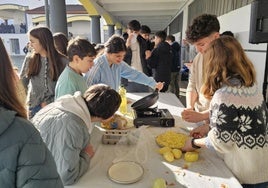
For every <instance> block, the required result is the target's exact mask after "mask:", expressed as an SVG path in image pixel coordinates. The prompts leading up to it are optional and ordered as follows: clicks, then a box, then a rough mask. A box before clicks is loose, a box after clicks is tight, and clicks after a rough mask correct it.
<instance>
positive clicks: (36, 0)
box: [0, 0, 81, 9]
mask: <svg viewBox="0 0 268 188" xmlns="http://www.w3.org/2000/svg"><path fill="white" fill-rule="evenodd" d="M48 2H49V0H48ZM65 3H66V4H81V3H80V2H79V0H65ZM0 4H17V5H23V6H29V8H30V9H33V8H36V7H40V6H43V5H45V0H1V2H0Z"/></svg>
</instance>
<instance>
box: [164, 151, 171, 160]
mask: <svg viewBox="0 0 268 188" xmlns="http://www.w3.org/2000/svg"><path fill="white" fill-rule="evenodd" d="M163 156H164V159H165V160H166V161H167V162H173V161H174V155H173V153H172V152H171V151H168V152H165V153H164V154H163Z"/></svg>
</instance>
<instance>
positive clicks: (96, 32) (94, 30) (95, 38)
mask: <svg viewBox="0 0 268 188" xmlns="http://www.w3.org/2000/svg"><path fill="white" fill-rule="evenodd" d="M90 18H91V22H90V23H91V25H90V35H91V39H90V40H91V42H92V43H95V44H98V43H101V37H100V18H101V17H100V16H99V15H97V16H90Z"/></svg>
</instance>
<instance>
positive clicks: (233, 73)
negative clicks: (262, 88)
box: [201, 36, 256, 99]
mask: <svg viewBox="0 0 268 188" xmlns="http://www.w3.org/2000/svg"><path fill="white" fill-rule="evenodd" d="M230 78H238V79H239V80H240V82H241V86H245V87H250V86H253V84H254V83H255V82H256V72H255V69H254V65H253V64H252V62H251V61H250V60H249V59H248V57H247V56H246V54H245V52H244V50H243V48H242V46H241V45H240V43H239V42H238V41H237V40H236V39H235V38H234V37H230V36H222V37H220V38H218V39H215V40H214V41H212V42H211V44H210V47H209V48H208V49H207V50H206V52H205V54H204V74H203V79H204V84H203V87H202V89H201V92H202V93H203V94H204V96H205V97H206V98H208V99H210V98H212V96H213V95H214V93H215V91H216V90H218V89H219V88H221V87H222V85H229V86H231V85H232V84H231V83H230Z"/></svg>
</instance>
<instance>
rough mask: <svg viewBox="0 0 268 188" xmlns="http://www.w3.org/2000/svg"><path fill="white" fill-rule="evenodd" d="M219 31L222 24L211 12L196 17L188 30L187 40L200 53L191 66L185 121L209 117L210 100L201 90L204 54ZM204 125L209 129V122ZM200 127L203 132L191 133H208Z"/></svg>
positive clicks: (198, 120) (199, 120) (199, 134)
mask: <svg viewBox="0 0 268 188" xmlns="http://www.w3.org/2000/svg"><path fill="white" fill-rule="evenodd" d="M219 31H220V24H219V21H218V19H217V17H216V16H215V15H210V14H202V15H200V16H198V17H196V18H195V19H194V20H193V22H192V24H191V25H190V26H189V27H188V29H187V31H186V40H187V41H188V42H190V43H191V44H193V45H194V46H195V48H196V50H197V51H198V54H197V55H196V57H195V58H194V60H193V63H192V66H191V74H190V77H189V82H188V86H187V90H186V109H185V110H184V111H183V112H182V118H183V119H184V120H185V121H188V122H201V121H205V122H206V121H207V120H208V118H209V111H208V108H209V104H210V100H207V99H206V98H205V97H204V96H203V95H202V93H201V92H200V90H201V86H202V84H203V79H202V77H203V68H204V67H205V62H203V54H204V53H205V51H206V49H207V48H208V46H209V44H210V42H211V41H213V40H215V39H217V38H219V37H220V33H219ZM204 127H205V128H206V129H208V126H207V124H204ZM199 128H200V129H202V131H201V132H199V130H197V131H193V132H192V133H191V134H193V135H198V136H200V137H202V136H204V134H205V133H207V130H204V129H203V126H201V127H199ZM195 133H196V134H195Z"/></svg>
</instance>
